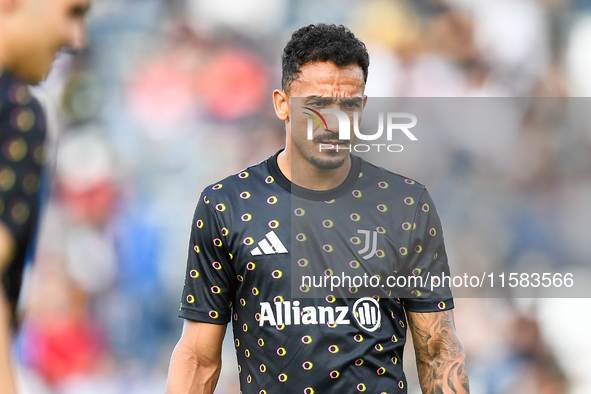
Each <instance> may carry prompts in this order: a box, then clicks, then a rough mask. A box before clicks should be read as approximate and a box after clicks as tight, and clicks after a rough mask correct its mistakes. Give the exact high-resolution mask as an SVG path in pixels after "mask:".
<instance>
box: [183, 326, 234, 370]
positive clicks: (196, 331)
mask: <svg viewBox="0 0 591 394" xmlns="http://www.w3.org/2000/svg"><path fill="white" fill-rule="evenodd" d="M225 333H226V325H225V324H211V323H203V322H197V321H192V320H185V322H184V324H183V333H182V334H181V339H180V341H179V345H180V346H182V347H183V349H184V350H185V351H187V352H189V353H193V354H194V355H195V356H196V357H198V358H199V359H200V362H203V363H214V362H216V361H219V360H220V359H221V352H222V341H223V340H224V335H225Z"/></svg>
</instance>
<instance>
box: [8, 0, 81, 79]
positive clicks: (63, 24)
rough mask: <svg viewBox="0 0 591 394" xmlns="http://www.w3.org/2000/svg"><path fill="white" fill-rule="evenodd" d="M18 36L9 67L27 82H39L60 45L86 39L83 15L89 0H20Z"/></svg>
mask: <svg viewBox="0 0 591 394" xmlns="http://www.w3.org/2000/svg"><path fill="white" fill-rule="evenodd" d="M20 1H22V4H21V9H20V11H19V13H18V21H19V22H20V24H19V25H18V26H19V29H20V34H19V36H20V38H19V39H18V47H16V48H14V51H15V52H16V53H15V56H14V57H13V58H14V61H13V64H12V68H13V70H14V72H15V73H17V74H18V75H19V76H20V77H22V78H23V79H25V80H26V81H27V82H29V83H38V82H40V81H42V80H43V79H44V78H45V77H46V76H47V74H48V73H49V70H50V68H51V65H52V63H53V61H54V59H55V56H56V53H57V52H58V51H59V50H60V49H61V48H62V47H70V48H74V49H78V48H80V47H82V46H83V45H84V43H85V40H86V32H85V24H84V23H85V16H86V13H87V11H88V8H89V7H90V4H91V1H92V0H20Z"/></svg>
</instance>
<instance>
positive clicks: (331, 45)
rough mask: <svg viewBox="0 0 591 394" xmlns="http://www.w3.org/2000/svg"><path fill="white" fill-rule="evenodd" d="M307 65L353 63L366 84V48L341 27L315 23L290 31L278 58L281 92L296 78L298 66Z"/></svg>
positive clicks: (367, 62)
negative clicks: (310, 63)
mask: <svg viewBox="0 0 591 394" xmlns="http://www.w3.org/2000/svg"><path fill="white" fill-rule="evenodd" d="M309 62H332V63H334V64H335V65H336V66H339V67H344V66H349V65H352V64H357V65H358V66H359V67H361V69H362V70H363V78H364V81H365V82H367V70H368V68H369V54H368V53H367V48H366V47H365V44H364V43H363V42H361V41H360V40H359V39H358V38H357V37H355V35H354V34H353V33H352V32H351V30H349V29H348V28H346V27H345V26H343V25H338V26H337V25H335V24H327V23H318V24H315V25H308V26H304V27H301V28H299V29H298V30H296V31H295V32H293V34H292V35H291V39H290V40H289V42H288V43H287V45H286V46H285V49H284V50H283V55H282V56H281V71H282V75H281V89H282V90H283V91H284V92H287V89H289V85H290V84H291V83H292V82H293V81H294V80H295V79H296V78H297V76H298V74H299V73H300V70H301V68H302V66H303V65H305V64H307V63H309Z"/></svg>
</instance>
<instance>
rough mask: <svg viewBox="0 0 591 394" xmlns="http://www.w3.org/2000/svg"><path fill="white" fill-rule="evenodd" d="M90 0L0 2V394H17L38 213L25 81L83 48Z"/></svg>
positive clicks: (35, 113) (38, 140) (37, 163)
mask: <svg viewBox="0 0 591 394" xmlns="http://www.w3.org/2000/svg"><path fill="white" fill-rule="evenodd" d="M90 2H91V0H0V278H1V279H2V281H1V282H0V393H3V394H12V393H16V389H15V385H14V380H13V377H12V372H11V368H10V357H9V347H10V331H11V322H13V323H14V321H15V318H16V317H15V306H16V303H17V300H18V295H19V292H20V287H21V279H22V272H23V266H24V262H25V257H26V255H27V251H28V249H29V243H30V239H31V237H32V235H33V233H34V231H35V227H36V223H37V216H38V214H39V188H40V179H41V170H42V165H43V150H44V141H45V130H46V125H45V117H44V115H43V110H42V108H41V105H40V104H39V102H38V101H37V100H36V99H35V98H33V97H32V96H31V94H30V93H29V91H28V88H27V84H36V83H38V82H40V81H41V80H43V78H45V76H46V75H47V73H48V72H49V69H50V68H51V64H52V63H53V60H54V58H55V55H56V53H57V52H58V51H59V50H60V49H61V48H62V47H64V46H67V47H71V48H78V47H80V46H81V45H83V44H84V40H85V29H84V17H85V14H86V12H87V10H88V8H89V6H90Z"/></svg>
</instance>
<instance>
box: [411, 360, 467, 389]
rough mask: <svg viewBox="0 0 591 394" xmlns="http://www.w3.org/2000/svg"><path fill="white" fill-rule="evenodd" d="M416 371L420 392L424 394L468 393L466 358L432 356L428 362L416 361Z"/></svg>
mask: <svg viewBox="0 0 591 394" xmlns="http://www.w3.org/2000/svg"><path fill="white" fill-rule="evenodd" d="M417 369H418V373H419V381H420V383H421V390H422V392H423V393H424V394H435V393H437V394H439V393H442V394H452V393H453V394H467V393H469V392H470V388H469V383H468V373H467V370H466V358H465V357H464V355H463V352H462V354H457V356H456V357H455V358H447V357H442V356H441V355H432V358H431V359H430V360H428V361H418V360H417Z"/></svg>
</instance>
